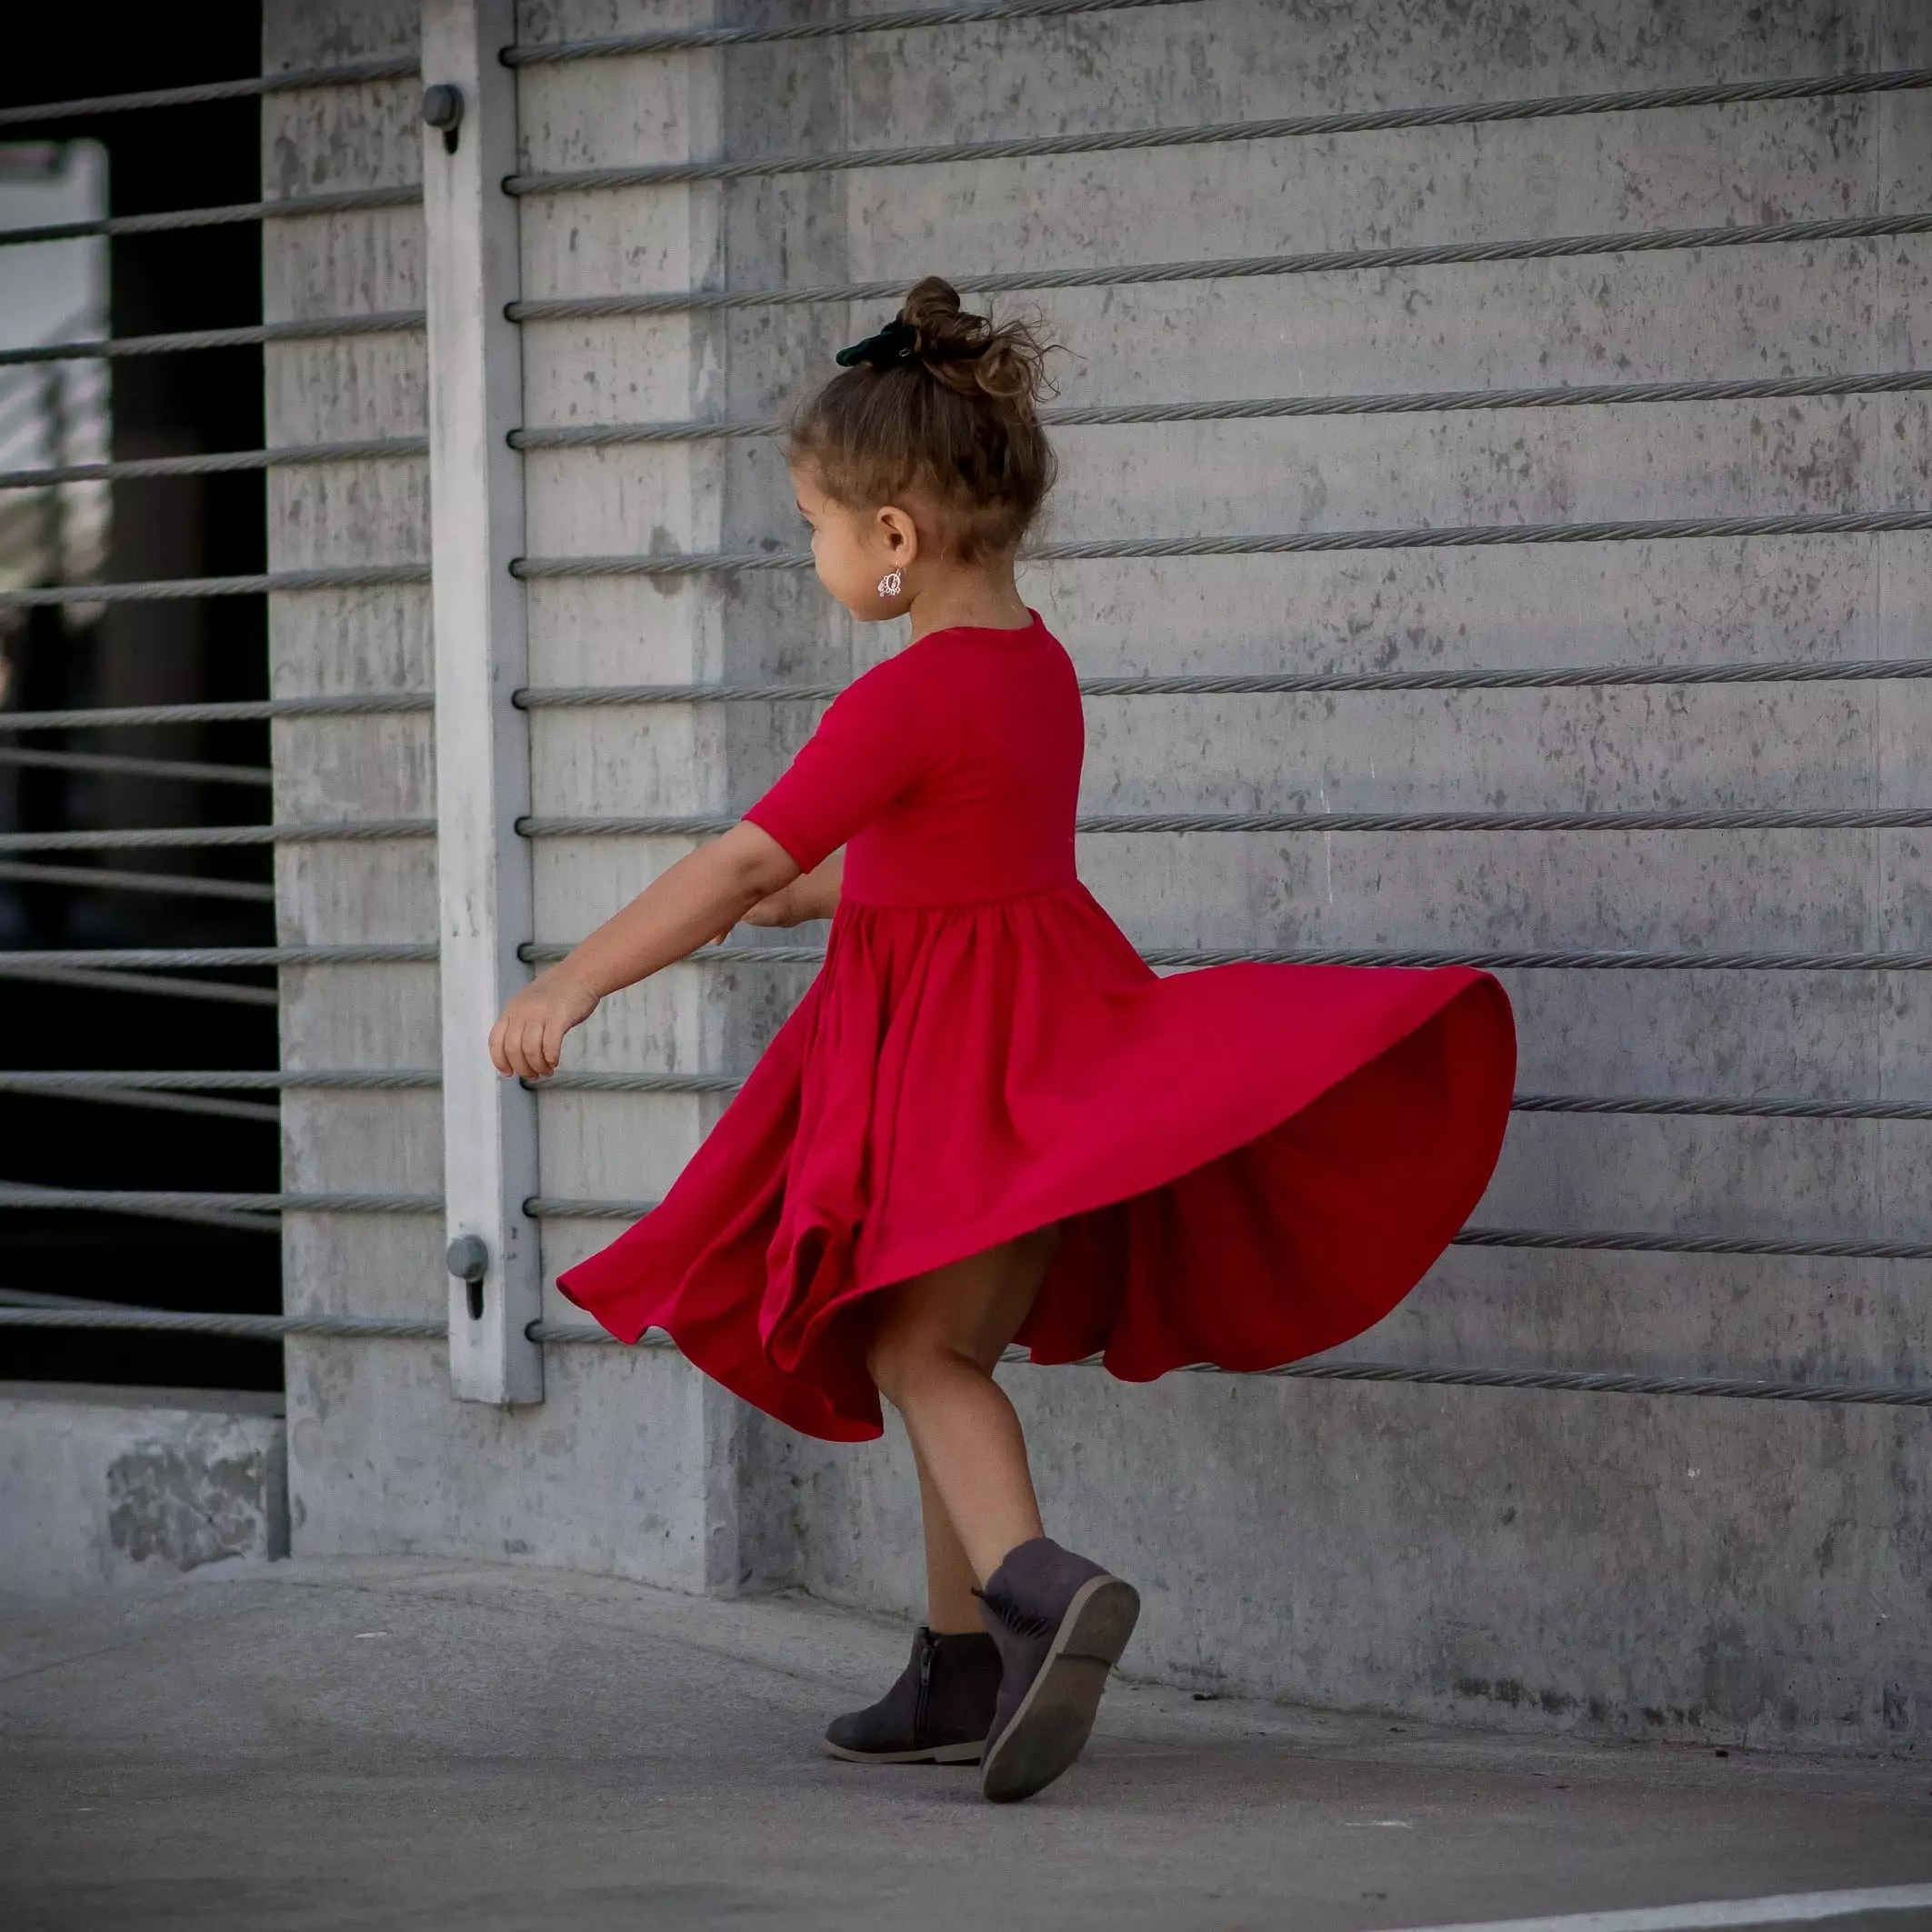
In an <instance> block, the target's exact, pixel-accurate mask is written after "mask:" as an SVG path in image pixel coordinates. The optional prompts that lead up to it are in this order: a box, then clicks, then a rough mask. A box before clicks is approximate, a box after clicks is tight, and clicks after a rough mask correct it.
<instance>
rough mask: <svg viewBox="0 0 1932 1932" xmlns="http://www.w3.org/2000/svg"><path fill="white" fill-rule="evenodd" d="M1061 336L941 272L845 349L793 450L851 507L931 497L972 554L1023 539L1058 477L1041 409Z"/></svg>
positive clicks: (954, 548) (945, 528) (952, 537)
mask: <svg viewBox="0 0 1932 1932" xmlns="http://www.w3.org/2000/svg"><path fill="white" fill-rule="evenodd" d="M1050 346H1053V345H1049V344H1046V343H1044V342H1042V341H1041V340H1040V337H1039V335H1038V334H1037V332H1036V330H1035V328H1033V327H1032V326H1031V325H1028V324H1027V323H1025V322H1019V321H1014V322H1002V323H997V324H996V323H995V322H993V321H992V319H991V318H990V317H988V316H986V315H969V314H967V313H966V311H965V310H963V309H962V308H961V307H960V305H959V295H958V291H957V290H956V289H955V288H954V287H953V286H952V285H951V284H950V283H947V282H943V281H941V280H940V279H939V277H938V276H937V275H927V276H926V279H925V280H924V281H923V282H920V283H919V284H917V285H916V286H915V287H914V289H913V290H912V292H911V294H909V295H907V296H906V301H905V305H904V306H902V307H901V309H900V310H899V314H898V316H897V319H896V321H895V322H892V323H889V324H887V325H886V328H885V329H884V330H883V331H882V332H881V333H880V334H879V335H875V336H872V337H870V338H868V340H867V341H866V342H863V343H860V344H857V345H856V346H855V347H854V348H851V349H847V350H846V351H845V352H844V353H843V354H842V355H841V356H840V357H839V360H840V361H841V362H846V363H849V366H848V367H846V369H845V370H844V371H843V373H842V374H840V375H835V376H834V377H833V378H832V380H831V381H830V382H828V383H827V384H826V385H825V387H824V388H822V389H821V390H820V391H819V392H818V393H817V395H815V396H813V397H812V398H811V399H810V401H808V402H807V403H806V404H805V405H804V406H803V407H802V408H801V409H800V410H799V411H798V412H797V414H796V416H794V418H793V420H792V425H791V446H790V449H789V451H788V455H789V456H790V458H791V461H792V463H793V464H794V465H796V466H800V467H805V468H809V469H810V470H811V471H812V472H813V474H814V475H816V478H817V479H818V482H819V485H820V486H821V487H822V488H823V489H824V490H825V492H826V495H827V496H830V497H832V498H833V499H834V500H835V501H836V502H838V503H842V504H844V505H846V506H847V507H848V508H855V509H865V510H869V509H873V508H876V506H879V505H881V504H886V503H891V502H894V501H895V500H896V499H898V498H900V497H901V496H904V495H905V494H906V492H908V491H914V492H917V493H919V494H922V495H924V496H926V497H927V498H928V499H929V500H930V502H931V503H932V505H933V507H934V508H935V510H936V512H937V513H938V516H939V518H940V521H941V529H940V538H941V541H942V542H943V543H944V544H945V545H946V547H947V548H948V549H949V550H950V551H951V552H952V554H953V555H954V556H956V557H957V558H958V559H959V560H960V561H961V562H962V563H967V564H970V563H974V562H976V561H977V560H978V559H979V558H980V557H982V556H986V555H988V554H989V553H990V554H994V555H997V554H998V553H999V552H1001V551H1003V550H1011V549H1013V548H1014V547H1015V546H1016V545H1017V544H1018V543H1019V541H1020V539H1021V537H1023V536H1025V535H1026V530H1027V527H1028V526H1029V525H1031V523H1032V522H1033V520H1034V518H1035V516H1036V515H1037V514H1038V512H1039V507H1040V505H1041V503H1042V501H1043V500H1044V499H1045V497H1046V493H1047V491H1048V490H1049V489H1051V488H1052V487H1053V479H1054V455H1053V447H1052V445H1050V444H1049V443H1048V442H1047V440H1046V431H1045V430H1044V429H1042V428H1041V427H1040V419H1039V415H1038V414H1037V411H1036V404H1037V402H1038V399H1039V397H1040V395H1041V393H1042V391H1043V390H1045V389H1046V387H1047V383H1046V371H1045V367H1044V363H1045V358H1046V352H1047V349H1048V348H1049V347H1050Z"/></svg>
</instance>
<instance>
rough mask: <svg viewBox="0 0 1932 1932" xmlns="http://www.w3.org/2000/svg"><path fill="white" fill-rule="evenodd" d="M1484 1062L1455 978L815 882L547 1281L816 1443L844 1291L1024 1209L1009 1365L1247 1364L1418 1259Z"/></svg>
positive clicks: (863, 1291) (1504, 1072) (841, 1354)
mask: <svg viewBox="0 0 1932 1932" xmlns="http://www.w3.org/2000/svg"><path fill="white" fill-rule="evenodd" d="M1515 1071H1516V1039H1515V1031H1514V1027H1513V1025H1512V1022H1511V1018H1510V1011H1509V1003H1508V1000H1507V997H1506V996H1505V995H1504V993H1503V990H1502V988H1501V987H1500V986H1498V985H1497V983H1496V981H1495V980H1494V979H1492V978H1490V977H1489V976H1487V974H1483V973H1477V972H1472V971H1468V970H1467V969H1463V968H1459V967H1458V968H1444V969H1437V970H1433V971H1427V972H1411V971H1406V970H1394V969H1388V968H1376V969H1374V970H1365V969H1363V968H1360V967H1349V966H1217V967H1214V968H1211V969H1208V970H1206V971H1202V972H1195V973H1183V974H1178V975H1176V976H1172V977H1169V978H1165V979H1163V978H1160V977H1158V976H1156V974H1155V973H1153V972H1152V971H1151V970H1150V969H1149V967H1148V966H1146V963H1145V962H1144V961H1143V960H1142V959H1141V958H1140V957H1139V956H1137V955H1136V952H1135V951H1134V948H1133V947H1132V946H1130V945H1129V944H1128V942H1127V940H1126V937H1125V936H1124V935H1123V934H1122V933H1121V932H1120V930H1119V929H1118V928H1117V927H1116V926H1115V925H1114V923H1113V921H1112V920H1110V919H1109V918H1108V917H1107V916H1106V913H1105V912H1104V911H1102V909H1101V907H1100V906H1099V905H1098V903H1097V902H1096V900H1095V899H1094V898H1093V896H1091V895H1090V894H1089V893H1088V892H1087V891H1086V888H1085V887H1084V886H1056V887H1055V888H1053V889H1051V890H1049V891H1045V892H1037V893H1031V894H1027V895H1026V896H1021V897H1016V898H1008V899H998V900H994V901H991V902H989V903H986V904H982V905H975V906H930V907H896V906H865V905H856V904H853V903H851V902H849V901H848V902H847V903H846V904H845V905H844V906H841V907H840V909H839V913H838V916H837V918H836V920H835V921H834V923H833V927H832V936H831V942H830V945H829V946H828V947H827V949H826V963H825V966H824V969H823V970H822V971H821V972H820V973H819V975H818V976H817V977H816V979H815V980H814V981H813V983H812V986H811V988H810V990H809V991H808V992H807V993H806V996H805V997H804V999H803V1000H801V1001H800V1002H799V1005H798V1007H797V1009H796V1012H794V1013H793V1015H792V1016H791V1017H790V1018H789V1019H788V1020H787V1021H786V1024H785V1025H784V1026H783V1027H781V1028H780V1030H779V1032H778V1035H777V1036H776V1038H775V1039H774V1040H773V1042H772V1044H771V1046H770V1047H769V1048H768V1049H767V1050H766V1054H765V1056H764V1057H763V1058H762V1059H760V1061H759V1062H758V1064H757V1066H756V1068H755V1069H754V1070H753V1072H752V1075H751V1077H750V1078H749V1079H748V1080H747V1081H746V1083H745V1086H744V1088H743V1090H742V1091H741V1092H740V1094H739V1095H738V1096H737V1098H736V1100H735V1101H734V1102H733V1103H732V1104H731V1106H729V1107H728V1108H727V1109H726V1112H725V1114H724V1116H722V1117H721V1118H720V1119H719V1121H718V1123H717V1125H716V1127H714V1128H713V1129H712V1131H711V1133H710V1135H709V1136H708V1137H707V1138H706V1141H705V1143H704V1145H703V1146H701V1147H699V1149H698V1150H697V1152H696V1155H695V1156H693V1157H692V1159H691V1161H690V1163H689V1165H688V1166H686V1168H685V1170H684V1172H683V1173H682V1174H681V1175H680V1176H678V1179H677V1182H676V1185H675V1186H673V1187H672V1189H671V1191H670V1193H669V1194H668V1195H667V1196H666V1198H665V1200H664V1201H663V1203H662V1204H661V1205H660V1206H657V1207H656V1208H654V1209H653V1210H652V1212H651V1213H650V1214H649V1215H648V1216H646V1218H645V1219H644V1220H642V1221H640V1222H638V1223H637V1225H636V1226H634V1227H632V1228H630V1229H629V1230H628V1231H627V1232H626V1233H625V1234H624V1235H622V1236H619V1237H618V1239H617V1240H616V1241H615V1242H613V1243H612V1244H611V1245H610V1246H608V1247H606V1248H605V1249H604V1250H603V1251H602V1252H601V1253H600V1254H596V1255H593V1256H591V1257H590V1258H589V1259H588V1260H587V1261H585V1262H582V1263H581V1264H579V1265H578V1266H576V1267H574V1268H572V1269H570V1270H569V1271H568V1272H567V1273H566V1274H565V1275H564V1276H562V1277H561V1278H560V1280H559V1284H558V1285H559V1286H560V1287H561V1288H562V1289H563V1292H564V1293H565V1294H566V1296H568V1297H569V1298H570V1299H571V1300H572V1301H573V1302H575V1303H576V1305H577V1306H579V1307H581V1308H584V1309H586V1310H587V1311H588V1312H589V1313H590V1314H592V1315H594V1316H596V1318H597V1320H598V1321H600V1322H601V1323H603V1325H604V1326H606V1328H608V1329H609V1330H610V1331H611V1332H612V1333H613V1334H614V1335H616V1336H617V1337H618V1338H619V1339H620V1340H622V1341H626V1342H635V1341H636V1339H637V1338H638V1336H641V1335H642V1334H643V1333H644V1331H645V1330H646V1328H651V1327H657V1328H663V1329H666V1330H667V1331H668V1332H669V1333H670V1335H671V1336H673V1337H674V1338H675V1340H676V1343H677V1345H678V1346H679V1347H680V1348H681V1349H682V1350H683V1351H684V1353H685V1354H686V1356H689V1357H690V1358H691V1360H693V1361H694V1362H696V1364H697V1365H698V1366H699V1367H700V1368H702V1369H703V1370H704V1371H705V1372H706V1374H707V1375H709V1376H713V1377H714V1378H715V1379H716V1380H717V1381H719V1382H721V1383H723V1384H724V1385H725V1386H726V1387H727V1388H729V1389H732V1390H734V1391H736V1393H737V1394H738V1395H740V1396H743V1397H744V1398H745V1399H746V1401H747V1402H752V1403H755V1404H756V1405H757V1406H758V1407H759V1408H761V1409H764V1410H765V1411H766V1413H767V1414H769V1415H772V1416H776V1417H777V1418H778V1419H779V1420H780V1421H782V1422H786V1423H788V1424H790V1426H792V1427H794V1428H796V1429H800V1430H802V1431H804V1433H806V1435H808V1436H823V1437H826V1438H827V1439H829V1440H832V1441H837V1442H856V1441H863V1440H865V1439H866V1438H868V1437H871V1436H876V1435H878V1434H879V1432H880V1415H879V1398H878V1392H877V1390H876V1388H875V1387H874V1386H873V1384H872V1379H871V1377H870V1376H868V1375H867V1373H866V1360H865V1356H866V1339H867V1322H866V1306H865V1302H866V1296H869V1295H873V1294H875V1293H876V1292H877V1291H878V1290H879V1289H881V1288H884V1287H887V1286H891V1285H892V1284H893V1283H895V1282H900V1281H904V1280H906V1278H907V1277H908V1276H914V1275H917V1274H920V1273H922V1272H924V1271H925V1270H926V1269H928V1268H933V1267H937V1266H940V1265H941V1264H943V1263H946V1262H949V1261H956V1260H959V1259H961V1258H962V1257H964V1256H967V1255H973V1254H976V1253H978V1252H979V1251H980V1250H981V1249H983V1248H987V1247H990V1246H994V1245H995V1244H996V1243H997V1242H1001V1241H1006V1240H1010V1239H1012V1238H1013V1237H1014V1236H1018V1235H1023V1234H1026V1233H1027V1232H1028V1231H1030V1230H1032V1229H1035V1228H1039V1227H1044V1226H1047V1225H1048V1224H1050V1223H1058V1224H1059V1226H1060V1229H1061V1240H1060V1243H1059V1246H1058V1247H1057V1249H1056V1253H1055V1256H1054V1260H1053V1264H1052V1266H1051V1268H1050V1270H1049V1272H1048V1275H1047V1277H1046V1284H1045V1286H1043V1288H1042V1290H1041V1293H1040V1296H1039V1299H1038V1301H1037V1302H1036V1304H1035V1306H1034V1309H1033V1313H1032V1315H1031V1316H1030V1317H1029V1318H1028V1320H1027V1323H1026V1326H1025V1327H1024V1328H1023V1329H1022V1330H1021V1331H1020V1334H1019V1337H1018V1339H1019V1340H1020V1342H1021V1343H1022V1344H1023V1345H1025V1346H1027V1347H1028V1348H1030V1349H1031V1351H1032V1355H1033V1359H1034V1360H1035V1361H1036V1362H1067V1361H1074V1360H1076V1359H1078V1358H1080V1357H1081V1356H1090V1355H1095V1354H1104V1356H1105V1361H1106V1366H1107V1367H1108V1368H1109V1369H1110V1370H1111V1371H1112V1372H1113V1373H1114V1374H1115V1375H1116V1376H1120V1377H1121V1378H1123V1379H1124V1380H1126V1381H1132V1382H1139V1381H1150V1380H1152V1379H1153V1378H1154V1377H1155V1376H1160V1375H1163V1374H1165V1373H1166V1371H1167V1370H1169V1369H1172V1368H1177V1367H1180V1366H1184V1365H1186V1364H1189V1363H1195V1362H1211V1363H1214V1364H1216V1365H1217V1366H1220V1367H1223V1368H1229V1369H1257V1368H1272V1367H1274V1366H1277V1365H1278V1364H1280V1363H1283V1362H1289V1361H1294V1360H1296V1359H1297V1358H1298V1357H1300V1356H1306V1355H1312V1354H1314V1353H1316V1351H1318V1350H1320V1349H1324V1348H1328V1347H1332V1346H1335V1345H1336V1343H1339V1342H1343V1341H1346V1340H1347V1339H1348V1338H1349V1337H1350V1336H1355V1335H1358V1334H1360V1333H1361V1331H1362V1330H1363V1329H1365V1328H1366V1327H1368V1326H1371V1325H1372V1324H1373V1323H1375V1322H1377V1321H1379V1320H1380V1319H1381V1318H1382V1317H1383V1316H1385V1315H1386V1314H1387V1313H1388V1311H1389V1310H1390V1309H1391V1308H1392V1307H1394V1306H1395V1305H1396V1303H1397V1302H1398V1301H1400V1300H1401V1298H1402V1297H1403V1296H1404V1295H1406V1293H1407V1292H1408V1291H1409V1289H1410V1288H1411V1287H1413V1286H1415V1284H1416V1282H1417V1281H1418V1280H1419V1279H1420V1278H1421V1276H1423V1274H1424V1273H1425V1272H1426V1269H1427V1268H1428V1267H1429V1266H1430V1265H1431V1264H1432V1263H1433V1262H1434V1261H1435V1259H1436V1256H1438V1255H1439V1254H1440V1253H1441V1252H1442V1250H1443V1248H1444V1247H1445V1246H1446V1244H1447V1242H1448V1240H1449V1237H1450V1236H1452V1235H1454V1234H1455V1232H1456V1230H1457V1228H1458V1227H1459V1226H1461V1225H1462V1223H1463V1221H1464V1220H1465V1219H1466V1218H1467V1216H1468V1214H1469V1212H1470V1210H1471V1209H1472V1208H1473V1207H1474V1206H1475V1205H1476V1203H1477V1199H1478V1198H1479V1197H1480V1196H1481V1194H1482V1192H1483V1189H1484V1187H1485V1186H1487V1182H1488V1179H1489V1176H1490V1173H1491V1170H1492V1169H1493V1168H1494V1166H1495V1165H1496V1159H1497V1153H1498V1151H1499V1150H1500V1148H1501V1146H1502V1140H1503V1130H1504V1128H1505V1126H1506V1125H1507V1120H1508V1115H1509V1101H1510V1091H1511V1087H1512V1085H1513V1081H1514V1076H1515Z"/></svg>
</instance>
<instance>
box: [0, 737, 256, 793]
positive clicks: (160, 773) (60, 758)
mask: <svg viewBox="0 0 1932 1932" xmlns="http://www.w3.org/2000/svg"><path fill="white" fill-rule="evenodd" d="M5 765H17V766H32V767H35V768H37V769H42V770H47V771H70V772H128V773H132V774H135V775H137V776H142V777H148V778H180V779H192V780H196V781H202V782H205V783H207V784H210V785H260V786H268V785H273V784H274V783H275V773H274V772H273V771H272V770H270V769H269V767H268V766H265V765H263V766H258V765H208V764H204V763H202V762H200V761H198V760H196V759H193V758H122V757H116V756H113V755H112V754H109V753H104V752H94V751H26V750H23V749H22V748H20V747H19V746H11V745H0V766H5Z"/></svg>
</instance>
